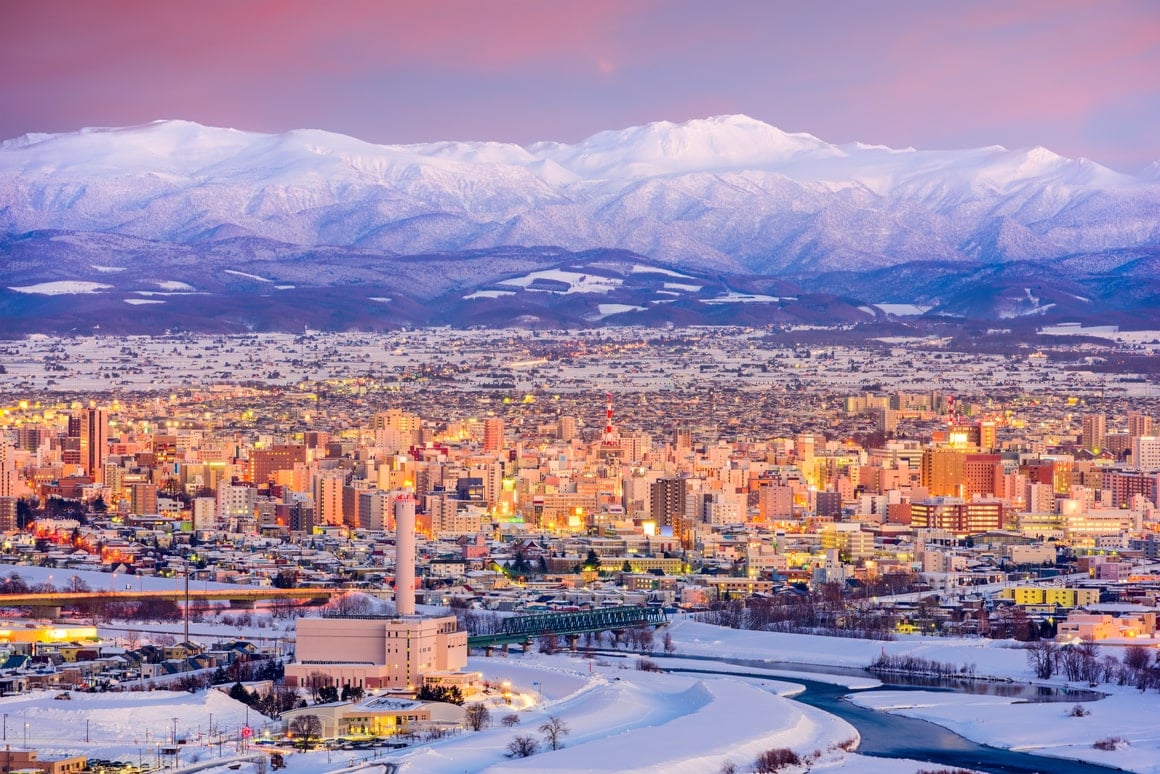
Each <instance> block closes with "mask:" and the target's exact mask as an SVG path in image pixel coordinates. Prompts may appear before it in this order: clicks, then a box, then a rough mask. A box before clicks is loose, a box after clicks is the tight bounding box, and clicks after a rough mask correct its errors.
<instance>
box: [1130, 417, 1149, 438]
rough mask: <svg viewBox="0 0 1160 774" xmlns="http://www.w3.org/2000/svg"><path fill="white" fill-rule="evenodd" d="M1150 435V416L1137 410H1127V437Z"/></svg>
mask: <svg viewBox="0 0 1160 774" xmlns="http://www.w3.org/2000/svg"><path fill="white" fill-rule="evenodd" d="M1142 435H1152V417H1150V416H1147V415H1145V414H1144V413H1142V412H1139V411H1129V412H1128V437H1129V438H1139V437H1140V436H1142Z"/></svg>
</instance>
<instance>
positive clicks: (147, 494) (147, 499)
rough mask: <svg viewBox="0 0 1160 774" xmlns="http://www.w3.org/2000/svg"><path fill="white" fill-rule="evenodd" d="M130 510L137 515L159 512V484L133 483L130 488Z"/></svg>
mask: <svg viewBox="0 0 1160 774" xmlns="http://www.w3.org/2000/svg"><path fill="white" fill-rule="evenodd" d="M129 512H130V513H132V514H134V515H136V516H149V515H152V514H155V513H157V485H156V484H145V483H141V484H133V485H132V487H131V488H130V489H129Z"/></svg>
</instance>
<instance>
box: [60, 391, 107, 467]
mask: <svg viewBox="0 0 1160 774" xmlns="http://www.w3.org/2000/svg"><path fill="white" fill-rule="evenodd" d="M78 419H79V420H80V426H79V428H78V431H79V437H80V439H81V442H80V452H81V454H80V464H81V467H82V468H84V471H85V475H86V476H89V477H91V478H92V479H93V481H94V482H96V483H98V484H101V483H104V477H105V457H106V455H107V454H108V449H109V412H107V411H105V410H104V409H95V408H94V409H84V410H82V411H81V413H80V416H79V417H78ZM69 426H70V429H71V427H72V423H71V421H70V423H69Z"/></svg>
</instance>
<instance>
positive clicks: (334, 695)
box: [318, 685, 338, 704]
mask: <svg viewBox="0 0 1160 774" xmlns="http://www.w3.org/2000/svg"><path fill="white" fill-rule="evenodd" d="M336 701H338V687H337V686H334V685H324V686H322V687H321V688H319V689H318V702H319V703H320V704H332V703H334V702H336Z"/></svg>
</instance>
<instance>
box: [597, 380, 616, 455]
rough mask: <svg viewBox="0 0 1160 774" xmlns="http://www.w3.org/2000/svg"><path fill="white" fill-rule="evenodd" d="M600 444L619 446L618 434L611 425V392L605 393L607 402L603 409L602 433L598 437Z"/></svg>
mask: <svg viewBox="0 0 1160 774" xmlns="http://www.w3.org/2000/svg"><path fill="white" fill-rule="evenodd" d="M600 445H601V446H620V436H618V435H617V434H616V428H614V427H613V426H612V393H611V392H610V393H607V402H606V403H605V409H604V435H603V436H602V437H601V439H600Z"/></svg>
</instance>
